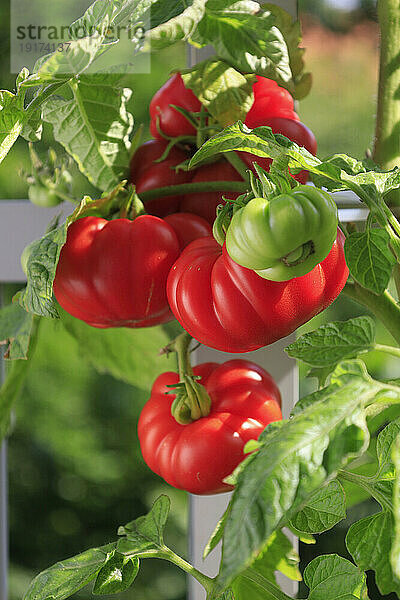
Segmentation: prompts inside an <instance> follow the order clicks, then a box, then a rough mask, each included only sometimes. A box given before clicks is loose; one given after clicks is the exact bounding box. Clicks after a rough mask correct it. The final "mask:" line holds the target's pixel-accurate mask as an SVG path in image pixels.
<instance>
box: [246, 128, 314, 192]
mask: <svg viewBox="0 0 400 600" xmlns="http://www.w3.org/2000/svg"><path fill="white" fill-rule="evenodd" d="M264 125H268V127H271V129H272V131H273V133H281V134H282V135H284V136H285V137H287V138H289V140H292V141H293V142H296V144H298V145H299V146H304V148H306V149H307V150H308V151H309V152H311V154H313V155H314V156H315V155H316V154H317V140H316V139H315V135H314V134H313V132H312V131H311V129H309V128H308V127H307V126H306V125H304V123H301V122H300V121H293V120H291V119H285V118H283V117H271V118H267V119H265V122H264ZM238 155H239V156H240V158H241V159H242V160H243V162H244V163H245V164H246V165H247V166H248V167H249V169H251V170H252V171H253V172H254V173H255V169H254V166H253V163H254V162H256V163H257V164H258V165H260V167H262V168H263V169H264V170H265V171H269V166H270V164H271V162H272V161H271V159H270V158H261V157H259V156H255V155H254V154H250V153H249V152H238ZM294 178H295V179H296V181H298V182H299V183H306V182H307V180H308V171H300V173H298V174H297V175H294Z"/></svg>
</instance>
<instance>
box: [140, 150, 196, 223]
mask: <svg viewBox="0 0 400 600" xmlns="http://www.w3.org/2000/svg"><path fill="white" fill-rule="evenodd" d="M166 147H167V144H166V142H165V141H164V140H149V141H148V142H145V143H144V144H142V145H141V146H139V148H138V149H137V151H136V152H135V154H134V155H133V158H132V160H131V164H130V171H131V175H130V181H131V183H134V184H135V186H136V191H137V193H138V194H139V196H140V194H141V193H142V192H146V191H148V190H153V189H155V188H159V187H164V186H167V185H178V184H181V183H188V182H189V181H190V180H191V179H192V177H193V172H192V171H183V170H180V171H176V170H175V169H174V167H176V165H179V164H180V163H182V162H183V161H185V160H187V159H188V158H189V154H188V153H186V152H185V151H184V150H181V149H180V148H177V147H174V148H172V149H171V151H170V152H169V154H168V157H167V158H166V159H165V160H163V161H162V162H154V161H156V160H157V159H158V158H160V157H161V156H162V155H163V153H164V151H165V149H166ZM179 201H180V196H177V195H175V196H166V197H162V198H155V199H153V200H150V201H148V202H146V207H145V208H146V212H148V213H149V214H151V215H155V216H157V217H165V216H166V215H169V214H172V213H174V212H177V211H178V210H179Z"/></svg>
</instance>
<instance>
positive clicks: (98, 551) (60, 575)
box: [23, 543, 115, 600]
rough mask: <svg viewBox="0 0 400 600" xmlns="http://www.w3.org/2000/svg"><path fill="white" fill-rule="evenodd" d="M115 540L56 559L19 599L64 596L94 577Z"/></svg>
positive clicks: (52, 599) (47, 599) (53, 599)
mask: <svg viewBox="0 0 400 600" xmlns="http://www.w3.org/2000/svg"><path fill="white" fill-rule="evenodd" d="M114 550H115V543H114V544H108V545H107V546H102V547H100V548H92V549H91V550H86V551H85V552H82V554H78V555H77V556H74V557H73V558H69V559H67V560H63V561H60V562H58V563H56V564H55V565H53V566H52V567H50V568H49V569H46V570H45V571H43V572H42V573H40V574H39V575H38V576H37V577H35V579H34V580H33V581H32V583H31V584H30V586H29V588H28V590H27V592H26V593H25V595H24V597H23V600H64V599H65V598H69V597H70V596H72V594H74V593H75V592H77V591H78V590H80V589H82V588H83V587H85V585H87V584H88V583H89V582H90V581H93V579H94V578H95V577H96V575H97V573H98V572H99V571H100V569H101V568H102V566H103V565H104V564H105V563H106V561H107V559H108V557H109V556H110V554H112V553H113V552H114Z"/></svg>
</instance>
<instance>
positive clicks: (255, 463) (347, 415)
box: [217, 363, 381, 589]
mask: <svg viewBox="0 0 400 600" xmlns="http://www.w3.org/2000/svg"><path fill="white" fill-rule="evenodd" d="M356 364H357V363H356ZM353 370H354V371H355V372H352V371H351V370H349V369H343V373H342V374H341V375H337V377H336V381H335V383H334V384H333V385H331V386H328V387H327V388H325V389H324V390H321V392H320V396H319V399H318V401H317V402H314V403H313V404H311V405H310V406H307V407H306V408H304V410H303V411H302V412H300V413H298V414H296V415H295V416H294V417H292V418H291V419H290V420H289V421H286V422H284V423H283V424H282V425H281V427H280V428H279V429H275V428H273V429H272V430H271V432H270V434H269V435H268V429H267V430H266V432H265V433H264V434H263V436H262V446H261V448H260V449H259V450H258V452H256V453H254V458H253V460H252V461H250V462H249V463H248V464H247V465H246V468H245V469H243V470H242V471H241V472H240V473H239V475H238V478H237V485H236V488H235V490H234V492H233V496H232V501H231V502H232V509H231V513H230V515H229V516H228V518H227V521H226V524H225V531H224V541H223V557H222V563H221V569H220V573H219V575H218V580H217V581H218V584H219V586H220V588H221V589H225V588H226V587H227V586H228V585H230V583H231V582H232V580H233V579H235V577H237V575H238V574H240V572H241V571H243V570H244V569H246V568H247V567H248V566H249V565H250V564H251V563H252V561H253V560H254V557H255V556H256V555H257V553H258V552H260V551H261V550H262V548H263V547H264V545H265V543H266V541H267V540H268V539H269V537H270V536H271V535H272V533H273V532H274V531H275V530H276V529H278V528H280V527H282V526H283V525H284V524H286V523H287V522H288V521H289V520H290V519H292V518H293V516H294V514H295V513H296V512H298V511H299V510H301V509H302V508H303V506H305V504H307V502H308V501H309V500H310V498H311V497H312V495H313V494H314V493H315V492H316V491H317V490H318V489H319V488H320V487H321V486H322V485H324V484H325V483H327V482H329V481H330V480H331V479H333V478H334V477H335V476H336V474H337V472H338V470H339V469H340V468H342V466H343V465H345V464H347V463H348V462H349V460H350V459H351V458H354V457H355V456H359V455H360V454H362V453H363V452H364V451H365V449H366V448H367V446H368V443H369V434H368V429H367V426H366V422H365V414H364V410H363V404H364V403H365V402H368V401H371V400H372V399H373V398H374V397H375V396H376V395H377V394H378V393H379V392H380V390H381V384H379V383H378V382H374V381H373V380H371V379H369V378H368V377H366V376H364V375H363V374H362V372H357V370H356V367H354V369H353ZM260 440H261V438H260Z"/></svg>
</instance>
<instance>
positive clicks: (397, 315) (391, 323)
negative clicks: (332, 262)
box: [343, 282, 400, 344]
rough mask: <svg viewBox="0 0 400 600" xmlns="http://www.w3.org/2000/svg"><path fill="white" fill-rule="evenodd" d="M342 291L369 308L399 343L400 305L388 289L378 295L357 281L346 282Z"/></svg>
mask: <svg viewBox="0 0 400 600" xmlns="http://www.w3.org/2000/svg"><path fill="white" fill-rule="evenodd" d="M343 293H344V294H345V295H346V296H348V297H349V298H351V299H352V300H355V301H356V302H358V303H359V304H362V305H363V306H366V307H367V308H369V309H370V310H371V311H372V312H373V313H374V315H376V316H377V317H378V318H379V319H380V320H381V321H382V323H383V324H384V326H385V327H386V329H387V330H388V331H389V332H390V333H391V334H392V336H393V337H394V339H395V340H396V342H397V343H398V344H400V305H399V304H398V303H397V302H396V301H395V299H394V298H393V296H391V294H389V292H388V291H385V292H384V293H383V294H381V295H380V296H378V295H376V294H374V293H373V292H370V291H369V290H367V289H365V288H363V287H361V286H360V285H359V284H358V283H355V282H354V283H350V282H347V283H346V285H345V287H344V289H343Z"/></svg>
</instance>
